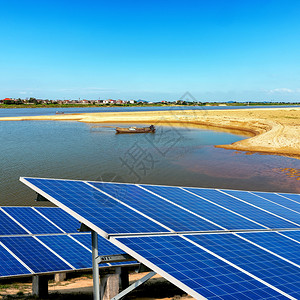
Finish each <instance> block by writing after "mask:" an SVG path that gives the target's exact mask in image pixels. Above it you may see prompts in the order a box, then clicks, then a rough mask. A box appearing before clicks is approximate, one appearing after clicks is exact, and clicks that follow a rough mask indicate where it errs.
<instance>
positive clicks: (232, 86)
mask: <svg viewBox="0 0 300 300" xmlns="http://www.w3.org/2000/svg"><path fill="white" fill-rule="evenodd" d="M0 11H1V14H0V37H1V45H0V70H1V72H0V98H4V97H21V98H25V97H37V98H45V99H46V98H51V99H57V98H61V99H63V98H65V99H69V98H72V99H78V98H79V97H80V98H86V99H99V98H100V99H106V98H121V99H130V98H134V99H148V100H154V101H156V100H175V99H179V98H180V97H181V96H182V95H183V94H184V93H185V92H186V91H189V92H190V93H191V94H192V95H193V96H194V97H195V98H196V99H197V100H199V101H228V100H236V101H249V100H253V101H254V100H261V101H265V100H272V101H300V54H299V53H300V18H299V16H300V1H299V0H227V1H223V0H206V1H204V0H198V1H189V0H185V1H176V0H173V1H156V0H153V1H100V0H99V1H91V0H85V1H83V0H82V1H76V0H73V1H65V0H60V1H57V0H51V1H50V0H43V1H41V0H38V1H37V0H26V1H25V0H23V1H16V0H0Z"/></svg>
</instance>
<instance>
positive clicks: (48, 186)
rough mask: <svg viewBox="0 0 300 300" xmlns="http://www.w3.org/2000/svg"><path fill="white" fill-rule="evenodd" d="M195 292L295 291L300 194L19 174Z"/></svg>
mask: <svg viewBox="0 0 300 300" xmlns="http://www.w3.org/2000/svg"><path fill="white" fill-rule="evenodd" d="M21 181H23V182H24V183H25V184H27V185H28V186H30V187H31V188H33V189H34V190H35V191H36V192H38V193H40V194H42V195H43V196H44V197H46V198H47V199H49V200H50V201H52V202H53V203H55V204H56V205H57V206H59V207H61V208H63V209H64V210H65V211H66V212H68V213H69V214H71V215H72V216H74V217H75V218H76V219H78V220H80V221H81V222H83V223H84V224H86V225H87V226H89V227H91V228H92V229H93V230H95V231H96V232H98V233H99V234H100V235H102V236H103V237H105V238H107V239H108V240H109V241H111V242H112V243H113V244H114V245H116V246H118V247H119V248H121V249H122V250H123V251H125V252H126V253H128V254H130V255H131V256H133V257H134V258H135V259H137V260H138V261H139V262H142V263H143V264H145V265H146V266H148V267H149V268H150V269H152V270H154V271H155V272H157V273H159V274H160V275H162V276H163V277H165V278H166V279H168V280H169V281H171V282H173V283H174V284H176V285H177V286H178V287H180V288H182V289H183V290H184V291H186V292H187V293H188V294H190V295H191V296H193V297H195V298H197V299H200V298H201V297H205V298H208V299H224V298H226V299H227V298H228V297H229V298H232V299H241V298H243V299H244V298H245V299H258V298H260V299H271V298H272V299H283V298H287V299H299V298H300V263H299V260H300V254H299V253H300V251H299V250H300V249H299V247H300V245H299V244H300V231H299V230H300V195H299V194H282V193H258V192H247V191H233V190H218V189H202V188H182V187H166V186H151V185H134V184H117V183H103V182H87V181H71V180H58V179H38V178H22V179H21Z"/></svg>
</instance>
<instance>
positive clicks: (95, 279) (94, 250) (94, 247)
mask: <svg viewBox="0 0 300 300" xmlns="http://www.w3.org/2000/svg"><path fill="white" fill-rule="evenodd" d="M92 257H93V294H94V300H100V276H99V265H98V262H97V257H98V235H97V233H96V232H95V231H94V230H92Z"/></svg>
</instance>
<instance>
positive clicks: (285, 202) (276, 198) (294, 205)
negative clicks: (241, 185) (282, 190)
mask: <svg viewBox="0 0 300 300" xmlns="http://www.w3.org/2000/svg"><path fill="white" fill-rule="evenodd" d="M252 193H253V194H255V195H258V196H261V197H263V198H265V199H268V200H270V201H273V202H275V203H277V204H280V205H282V206H285V207H287V208H289V209H292V210H294V211H297V212H299V213H300V202H299V203H298V202H295V201H292V200H290V199H287V198H284V197H282V196H280V195H277V194H274V193H264V192H252Z"/></svg>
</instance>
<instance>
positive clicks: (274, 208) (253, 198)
mask: <svg viewBox="0 0 300 300" xmlns="http://www.w3.org/2000/svg"><path fill="white" fill-rule="evenodd" d="M224 192H226V193H227V194H230V195H232V196H235V197H237V198H239V199H242V200H244V201H247V202H248V203H251V204H253V205H256V206H258V207H261V208H262V209H265V210H267V211H270V212H271V213H273V214H276V215H277V216H280V217H282V218H285V219H287V220H289V221H292V222H295V223H297V224H299V226H300V214H299V213H297V212H294V211H292V210H290V209H288V208H286V207H283V206H280V205H278V204H275V203H272V202H270V201H267V200H265V199H262V198H261V197H259V196H257V195H254V194H251V193H249V192H244V191H224ZM269 195H272V194H269ZM273 195H274V194H273ZM275 196H276V195H275ZM277 197H280V196H277ZM269 198H270V197H269ZM286 201H289V200H286ZM299 208H300V205H299Z"/></svg>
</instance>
